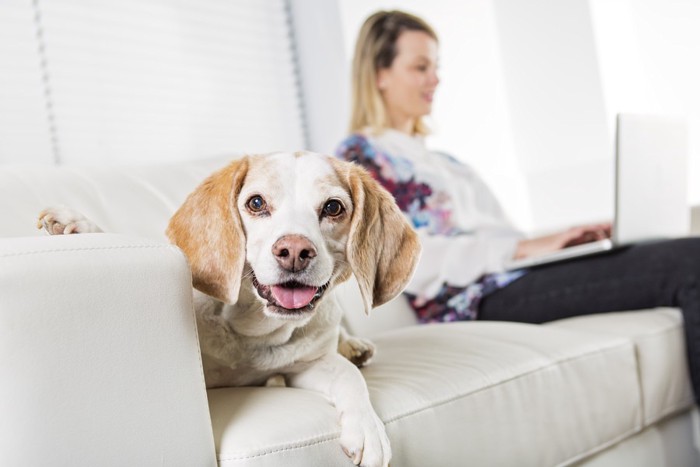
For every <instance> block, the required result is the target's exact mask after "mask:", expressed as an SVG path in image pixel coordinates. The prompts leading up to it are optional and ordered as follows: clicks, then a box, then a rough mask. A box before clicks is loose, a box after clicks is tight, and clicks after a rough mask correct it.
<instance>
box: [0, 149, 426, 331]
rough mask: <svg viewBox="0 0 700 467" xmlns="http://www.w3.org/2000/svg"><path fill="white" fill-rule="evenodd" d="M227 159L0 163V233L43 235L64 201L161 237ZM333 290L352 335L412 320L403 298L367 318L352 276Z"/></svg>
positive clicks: (120, 229) (115, 224) (102, 219)
mask: <svg viewBox="0 0 700 467" xmlns="http://www.w3.org/2000/svg"><path fill="white" fill-rule="evenodd" d="M231 159H232V157H226V158H216V159H209V160H203V161H193V162H183V163H177V164H171V165H158V166H143V167H55V166H48V165H0V237H24V236H37V235H45V233H44V232H41V231H39V230H38V229H37V226H36V221H37V217H38V214H39V212H40V211H41V210H42V209H44V208H46V207H48V206H53V205H57V204H64V205H67V206H70V207H71V208H74V209H76V210H78V211H80V212H81V213H83V214H84V215H85V216H87V217H88V218H89V219H91V220H93V221H94V222H96V223H97V225H99V226H100V227H101V228H102V230H104V231H105V232H112V233H120V234H128V235H135V236H140V237H145V238H148V239H152V240H158V241H163V242H166V241H167V238H166V236H165V229H166V226H167V224H168V221H169V219H170V216H172V214H173V213H174V212H175V210H177V208H178V207H179V206H180V205H181V204H182V202H183V201H184V200H185V198H186V197H187V195H188V194H189V193H190V192H191V191H192V190H194V188H195V187H196V186H197V185H198V184H199V183H200V182H201V181H202V180H204V179H205V178H206V177H207V176H208V175H210V174H211V173H213V172H214V171H215V170H217V169H219V168H221V167H223V166H224V165H226V164H227V163H228V162H229V161H230V160H231ZM337 296H338V297H339V300H338V301H339V304H340V306H341V307H342V308H343V310H344V312H345V316H346V327H348V329H349V331H350V332H352V333H354V334H358V335H363V336H367V337H371V336H372V335H375V334H377V333H379V332H383V331H385V330H388V329H393V328H396V327H402V326H406V325H411V324H415V322H416V319H415V316H414V314H413V313H412V311H411V310H410V308H409V307H408V304H407V302H406V300H405V299H404V298H403V297H398V298H397V299H396V300H393V301H392V302H390V303H387V304H385V305H383V306H382V307H379V308H377V309H376V310H374V311H373V313H372V314H371V317H370V318H368V317H366V316H365V315H364V311H363V306H362V302H361V299H360V295H359V290H358V289H357V284H356V283H355V281H354V279H353V280H350V281H348V283H346V284H343V285H341V286H340V290H339V291H338V293H337Z"/></svg>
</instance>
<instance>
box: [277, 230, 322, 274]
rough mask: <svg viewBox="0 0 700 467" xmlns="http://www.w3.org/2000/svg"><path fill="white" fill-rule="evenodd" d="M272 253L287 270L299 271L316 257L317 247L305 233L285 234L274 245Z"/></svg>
mask: <svg viewBox="0 0 700 467" xmlns="http://www.w3.org/2000/svg"><path fill="white" fill-rule="evenodd" d="M272 254H273V255H275V259H276V260H277V262H278V263H279V265H280V266H282V267H283V268H284V269H285V270H287V271H290V272H299V271H303V270H304V269H306V267H307V266H308V265H309V263H310V262H311V260H312V259H314V258H315V257H316V248H315V247H314V244H313V243H311V240H309V239H308V238H306V237H304V236H303V235H284V236H283V237H280V238H279V239H277V241H276V242H275V244H274V245H272Z"/></svg>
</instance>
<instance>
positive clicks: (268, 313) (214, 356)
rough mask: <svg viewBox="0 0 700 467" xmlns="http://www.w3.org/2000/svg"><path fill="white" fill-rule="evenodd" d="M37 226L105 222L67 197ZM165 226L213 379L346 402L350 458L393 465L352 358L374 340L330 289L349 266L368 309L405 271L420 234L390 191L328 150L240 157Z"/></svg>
mask: <svg viewBox="0 0 700 467" xmlns="http://www.w3.org/2000/svg"><path fill="white" fill-rule="evenodd" d="M39 226H40V227H41V228H43V229H45V230H46V231H47V232H49V233H51V234H67V233H82V232H100V231H101V229H100V228H99V227H98V226H97V225H96V224H94V223H93V222H91V221H90V220H88V219H86V218H85V217H84V216H82V215H81V214H79V213H77V212H76V211H73V210H71V209H68V208H65V207H57V208H50V209H47V210H45V211H43V212H42V213H41V214H40V219H39ZM166 234H167V236H168V238H169V239H170V240H171V241H172V243H174V244H175V245H177V246H178V247H179V248H180V249H181V250H182V251H183V252H184V254H185V256H186V257H187V259H188V261H189V265H190V268H191V270H192V278H193V285H194V288H195V298H194V303H195V314H196V317H197V328H198V333H199V341H200V346H201V350H202V358H203V365H204V374H205V381H206V384H207V387H208V388H215V387H222V386H247V385H265V384H267V385H281V384H286V385H289V386H292V387H298V388H307V389H312V390H316V391H320V392H321V393H323V394H325V396H326V397H327V398H328V399H329V400H330V401H331V402H332V403H333V404H334V405H335V407H336V409H337V411H338V413H339V419H340V425H341V436H340V444H341V447H342V449H343V450H344V452H345V453H346V455H347V456H348V457H350V459H351V460H352V461H353V463H354V464H356V465H365V466H386V465H388V463H389V460H390V459H391V447H390V444H389V439H388V437H387V434H386V431H385V428H384V425H383V423H382V422H381V420H380V419H379V417H378V416H377V414H376V413H375V411H374V409H373V408H372V405H371V403H370V400H369V394H368V390H367V386H366V383H365V381H364V379H363V377H362V374H361V372H360V371H359V370H358V368H357V366H356V365H361V364H363V363H366V360H367V359H369V358H371V356H372V354H373V352H374V347H373V345H372V344H371V343H370V342H369V341H366V340H362V339H357V338H354V337H352V336H350V335H348V334H347V333H346V332H345V331H344V330H343V329H342V328H341V309H340V307H339V306H338V305H337V303H336V302H335V300H334V297H333V296H332V292H333V289H334V287H335V286H336V285H337V284H340V283H341V282H343V281H345V280H347V279H348V278H349V277H350V275H351V274H354V275H355V278H356V280H357V283H358V285H359V289H360V293H361V296H362V301H363V305H364V311H365V313H369V311H370V309H371V308H374V307H376V306H379V305H381V304H383V303H385V302H387V301H389V300H391V299H392V298H394V297H395V296H397V295H398V294H399V293H400V292H401V291H402V290H403V288H404V287H405V286H406V284H407V283H408V281H409V280H410V278H411V276H412V274H413V272H414V269H415V267H416V264H417V261H418V258H419V255H420V243H419V240H418V237H417V235H416V233H415V232H414V230H413V229H412V227H411V225H410V224H409V222H408V221H407V220H406V218H405V217H404V215H403V214H402V213H401V211H400V210H399V208H398V207H397V205H396V203H395V202H394V199H393V197H392V196H391V194H389V192H387V191H386V190H385V189H384V188H382V187H381V186H380V185H379V184H378V183H377V182H376V181H375V180H374V179H373V178H372V177H371V176H370V175H369V173H368V172H366V171H365V170H364V169H363V168H361V167H359V166H357V165H354V164H352V163H348V162H344V161H341V160H338V159H336V158H333V157H330V156H323V155H319V154H315V153H310V152H296V153H274V154H269V155H253V156H245V157H242V158H240V159H237V160H235V161H233V162H232V163H230V164H229V165H228V166H226V167H225V168H223V169H221V170H219V171H218V172H216V173H214V174H213V175H211V176H210V177H209V178H207V179H206V180H205V181H204V182H203V183H202V184H201V185H199V187H197V188H196V189H195V190H194V192H193V193H191V194H190V195H189V197H188V198H187V199H186V200H185V202H184V204H183V205H182V206H181V207H180V208H179V209H178V210H177V212H176V213H175V214H174V216H173V217H172V218H171V220H170V223H169V225H168V228H167V231H166Z"/></svg>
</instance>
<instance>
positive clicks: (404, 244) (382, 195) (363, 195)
mask: <svg viewBox="0 0 700 467" xmlns="http://www.w3.org/2000/svg"><path fill="white" fill-rule="evenodd" d="M337 162H338V163H337V164H334V165H336V170H337V171H338V172H339V174H340V175H341V178H344V179H345V181H346V183H347V184H348V186H349V189H350V196H351V198H352V202H353V205H354V211H353V213H352V219H351V225H350V235H349V238H348V244H347V252H346V254H347V258H348V262H349V263H350V267H351V268H352V270H353V273H354V274H355V278H356V279H357V283H358V285H359V286H360V293H361V294H362V299H363V301H364V305H365V313H367V314H369V311H370V309H371V308H374V307H378V306H379V305H381V304H383V303H386V302H388V301H389V300H391V299H392V298H394V297H396V296H397V295H398V294H399V293H401V291H403V289H404V288H405V287H406V285H407V284H408V281H409V280H410V279H411V277H412V276H413V271H414V270H415V268H416V264H417V263H418V258H419V257H420V251H421V246H420V241H419V240H418V235H417V234H416V232H415V231H414V230H413V228H412V227H411V225H410V224H409V222H408V220H407V219H406V218H405V217H404V215H403V213H402V212H401V210H400V209H399V207H398V206H397V205H396V202H395V201H394V198H393V196H392V195H391V194H390V193H389V192H388V191H386V190H385V189H384V188H383V187H382V186H381V185H379V183H377V182H376V181H375V180H374V179H373V178H372V176H371V175H370V174H369V173H368V172H367V171H366V170H364V169H363V168H362V167H360V166H357V165H355V164H351V163H346V162H340V161H337ZM343 173H344V176H343Z"/></svg>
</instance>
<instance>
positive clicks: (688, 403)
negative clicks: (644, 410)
mask: <svg viewBox="0 0 700 467" xmlns="http://www.w3.org/2000/svg"><path fill="white" fill-rule="evenodd" d="M691 407H693V399H692V398H691V399H686V400H685V401H683V402H681V403H679V404H676V405H674V406H673V407H669V408H667V409H666V410H664V411H663V412H661V413H660V414H659V415H657V416H656V417H654V418H650V419H649V420H644V426H645V427H647V426H651V425H653V424H655V423H658V422H660V421H661V420H663V419H664V418H667V417H669V416H671V415H675V414H678V413H681V412H683V411H685V410H688V409H689V408H691Z"/></svg>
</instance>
